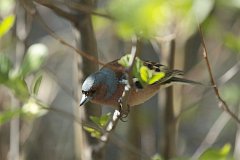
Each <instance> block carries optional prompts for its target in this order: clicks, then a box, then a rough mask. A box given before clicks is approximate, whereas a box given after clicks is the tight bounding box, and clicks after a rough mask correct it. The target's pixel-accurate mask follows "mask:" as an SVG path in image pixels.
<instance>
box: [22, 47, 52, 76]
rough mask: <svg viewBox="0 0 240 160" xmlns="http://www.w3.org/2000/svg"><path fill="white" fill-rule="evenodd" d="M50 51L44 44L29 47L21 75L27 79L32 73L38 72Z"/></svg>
mask: <svg viewBox="0 0 240 160" xmlns="http://www.w3.org/2000/svg"><path fill="white" fill-rule="evenodd" d="M47 55H48V49H47V47H46V46H45V45H43V44H34V45H32V46H30V47H29V49H28V51H27V54H26V56H25V58H24V60H23V63H22V65H21V67H20V71H19V74H20V75H22V76H23V77H26V76H27V75H28V74H30V73H31V72H34V71H36V70H38V69H39V68H40V67H41V65H42V64H43V63H44V61H45V60H46V57H47Z"/></svg>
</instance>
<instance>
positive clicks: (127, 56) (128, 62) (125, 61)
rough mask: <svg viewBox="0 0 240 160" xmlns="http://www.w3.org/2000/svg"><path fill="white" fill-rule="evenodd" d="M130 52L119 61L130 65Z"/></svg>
mask: <svg viewBox="0 0 240 160" xmlns="http://www.w3.org/2000/svg"><path fill="white" fill-rule="evenodd" d="M130 57H131V55H130V54H126V55H125V56H122V57H121V59H119V60H118V63H119V64H121V65H122V66H123V67H126V68H127V67H129V66H130Z"/></svg>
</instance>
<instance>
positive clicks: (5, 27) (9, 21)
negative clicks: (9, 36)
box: [0, 15, 15, 38]
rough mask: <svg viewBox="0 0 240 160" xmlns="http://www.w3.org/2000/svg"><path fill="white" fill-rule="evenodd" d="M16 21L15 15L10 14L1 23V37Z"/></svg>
mask: <svg viewBox="0 0 240 160" xmlns="http://www.w3.org/2000/svg"><path fill="white" fill-rule="evenodd" d="M14 22H15V16H14V15H9V16H7V17H6V18H4V19H3V21H2V22H1V23H0V38H1V37H2V36H4V35H5V34H6V33H7V32H8V31H9V30H10V29H11V28H12V26H13V24H14Z"/></svg>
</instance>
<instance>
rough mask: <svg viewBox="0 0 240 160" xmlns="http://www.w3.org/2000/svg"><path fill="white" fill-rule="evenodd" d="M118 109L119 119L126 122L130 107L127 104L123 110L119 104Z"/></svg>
mask: <svg viewBox="0 0 240 160" xmlns="http://www.w3.org/2000/svg"><path fill="white" fill-rule="evenodd" d="M118 111H119V112H120V115H119V119H120V120H121V121H122V122H127V120H126V118H127V117H128V114H129V112H130V107H129V106H127V110H123V107H122V105H119V109H118Z"/></svg>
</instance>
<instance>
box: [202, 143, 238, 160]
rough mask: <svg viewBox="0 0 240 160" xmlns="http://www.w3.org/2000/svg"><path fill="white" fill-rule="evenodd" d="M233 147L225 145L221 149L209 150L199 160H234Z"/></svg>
mask: <svg viewBox="0 0 240 160" xmlns="http://www.w3.org/2000/svg"><path fill="white" fill-rule="evenodd" d="M230 151H231V145H230V144H225V145H224V146H223V147H222V148H221V149H209V150H207V151H206V152H205V153H203V154H202V155H201V157H200V158H199V160H233V157H232V156H231V155H230Z"/></svg>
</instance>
